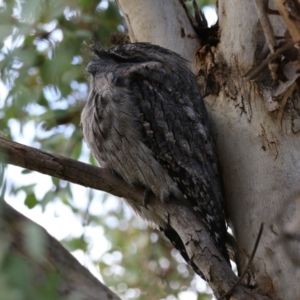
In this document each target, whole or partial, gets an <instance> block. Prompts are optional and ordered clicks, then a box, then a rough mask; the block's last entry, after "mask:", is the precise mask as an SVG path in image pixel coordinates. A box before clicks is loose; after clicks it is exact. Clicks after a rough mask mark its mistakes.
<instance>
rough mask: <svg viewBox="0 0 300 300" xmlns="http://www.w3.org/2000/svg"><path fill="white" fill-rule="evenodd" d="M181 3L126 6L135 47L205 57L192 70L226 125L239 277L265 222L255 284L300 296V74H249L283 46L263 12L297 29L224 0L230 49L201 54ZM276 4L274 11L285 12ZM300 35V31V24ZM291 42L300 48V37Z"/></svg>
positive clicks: (220, 124) (132, 0) (222, 19)
mask: <svg viewBox="0 0 300 300" xmlns="http://www.w3.org/2000/svg"><path fill="white" fill-rule="evenodd" d="M179 2H180V1H177V0H172V1H167V2H165V1H159V0H148V1H147V5H146V6H145V3H146V1H139V0H126V1H125V0H118V1H117V3H118V5H119V7H120V9H121V10H122V11H123V12H124V15H125V18H126V20H127V25H128V27H129V33H130V37H131V39H132V40H133V41H147V42H151V43H153V44H158V45H160V46H163V47H166V48H169V49H171V50H173V51H175V52H178V53H179V54H181V55H183V56H184V57H185V58H187V59H188V60H189V61H195V60H194V57H196V58H197V59H196V64H194V65H193V67H192V68H193V69H194V70H196V75H197V76H198V79H199V83H200V88H201V93H202V95H203V97H204V100H205V102H206V104H207V107H208V109H209V111H210V113H211V116H212V119H213V121H214V124H215V127H216V133H217V144H218V153H219V156H220V159H221V165H222V175H223V181H224V192H225V198H226V210H227V213H228V219H229V224H230V227H231V228H232V230H233V232H234V236H235V239H236V242H237V248H238V258H237V266H238V270H239V272H241V271H243V270H244V268H245V265H246V263H247V262H248V259H249V257H250V255H251V252H252V250H253V247H254V244H255V240H256V238H257V234H258V231H259V227H260V225H261V223H262V222H263V223H265V227H264V228H265V229H264V232H263V235H262V238H261V241H260V243H259V246H258V249H257V251H256V253H255V258H254V261H253V263H252V265H251V272H250V273H251V281H250V282H251V284H253V285H256V286H259V288H260V289H262V290H263V291H264V293H267V294H268V295H270V296H272V297H274V298H276V299H285V300H288V299H296V298H299V297H300V288H299V281H300V269H299V263H298V260H297V258H298V256H299V250H300V249H299V242H297V241H295V236H294V231H292V229H293V230H294V229H295V228H296V230H298V229H299V228H298V227H295V228H292V225H293V224H292V222H293V221H295V220H296V221H298V219H299V218H300V212H299V211H296V199H297V196H298V194H299V192H300V185H299V182H300V159H299V157H300V155H299V154H300V151H299V149H300V139H299V131H300V126H299V123H300V113H299V111H300V109H299V107H300V102H299V98H300V97H299V90H298V89H297V87H296V83H295V81H296V79H297V77H298V76H297V74H296V72H295V68H294V65H293V63H292V62H290V63H289V64H287V65H286V66H284V67H283V71H284V72H285V74H286V75H287V81H285V82H283V81H282V80H281V81H278V82H276V81H274V80H273V79H272V77H271V75H272V74H273V75H274V73H270V72H269V71H268V70H267V69H268V66H267V67H266V68H263V69H262V71H260V72H259V74H258V75H259V76H258V78H257V80H249V77H245V76H244V75H245V74H246V73H247V72H248V71H249V70H250V69H251V68H253V66H254V65H255V64H256V63H260V62H261V61H262V60H263V59H265V58H266V55H265V56H264V53H265V49H269V50H270V51H271V54H272V53H273V52H274V48H275V50H276V47H277V48H278V45H279V42H280V41H283V39H281V40H278V39H277V38H275V39H273V40H272V38H269V37H270V34H268V32H267V33H266V31H268V28H267V25H266V24H264V23H261V22H260V19H259V15H260V13H266V14H267V19H268V17H269V18H270V20H271V25H272V26H271V29H272V28H273V31H274V36H275V37H283V36H287V34H286V32H287V28H288V29H290V28H291V27H289V25H285V23H286V20H285V22H283V19H282V17H281V16H280V15H279V14H274V15H269V14H268V11H267V9H266V7H264V9H265V11H262V10H261V8H260V7H258V6H259V5H260V3H258V4H257V5H258V6H257V5H256V6H255V1H250V0H231V1H228V0H219V7H218V15H219V26H220V42H219V44H218V45H217V46H216V47H208V46H204V47H202V48H201V49H200V50H199V49H197V47H199V46H200V45H199V44H198V39H196V38H194V37H195V36H196V33H195V32H193V28H192V27H191V25H190V23H189V20H188V18H187V15H186V13H185V11H184V9H183V8H182V6H180V5H179ZM256 2H259V1H256ZM267 2H268V1H262V3H267ZM269 2H270V3H269V6H270V8H272V9H276V8H277V7H274V6H273V7H272V5H271V4H273V3H271V2H272V1H269ZM276 2H277V5H278V3H281V4H282V3H283V1H276ZM286 2H288V1H286ZM290 2H292V1H290ZM294 2H295V3H296V1H294ZM298 5H299V3H298ZM279 10H280V13H282V10H281V9H280V8H279ZM157 12H160V13H157ZM298 17H299V15H298ZM264 20H266V19H265V18H263V19H262V22H264ZM141 24H142V25H141ZM295 28H296V29H295ZM295 28H294V32H296V33H297V24H296V25H295ZM299 32H300V31H299ZM182 33H185V34H182ZM265 36H266V37H267V38H265ZM291 36H292V38H293V40H294V42H296V41H297V34H295V35H293V34H291ZM268 38H269V39H268ZM200 39H201V36H200ZM299 40H300V38H299V36H298V41H299ZM266 41H267V43H266ZM274 41H275V47H274V48H273V49H272V43H274ZM273 46H274V45H273ZM279 46H280V45H279ZM195 54H196V56H195ZM266 54H268V52H266ZM271 66H272V65H270V67H271ZM279 67H280V66H279ZM283 71H282V73H283ZM279 73H280V72H279ZM250 79H253V78H250ZM287 233H288V235H289V237H290V238H289V239H287V238H286V236H287ZM295 260H296V262H297V263H296V262H295Z"/></svg>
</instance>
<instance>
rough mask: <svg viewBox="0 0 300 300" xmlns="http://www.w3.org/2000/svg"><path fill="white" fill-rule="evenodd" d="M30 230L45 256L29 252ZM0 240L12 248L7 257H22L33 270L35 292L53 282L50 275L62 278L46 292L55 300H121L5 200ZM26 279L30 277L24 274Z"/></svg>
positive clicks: (0, 214)
mask: <svg viewBox="0 0 300 300" xmlns="http://www.w3.org/2000/svg"><path fill="white" fill-rule="evenodd" d="M29 228H30V232H34V233H35V234H36V235H35V237H37V238H38V239H39V240H38V241H42V244H41V246H42V247H41V249H39V250H41V253H40V254H41V255H42V256H41V255H36V253H34V254H33V253H32V252H30V249H28V248H30V245H28V241H27V240H26V238H27V237H28V235H27V234H26V232H27V230H28V229H29ZM0 240H1V246H3V245H4V244H7V243H8V244H9V245H8V248H9V249H10V251H9V253H8V255H12V254H13V255H15V254H19V255H18V256H19V258H20V259H21V260H22V261H25V262H26V264H27V265H28V267H29V269H31V270H32V272H30V273H33V274H34V278H35V282H33V283H32V284H33V285H34V287H35V288H36V289H37V288H38V287H41V286H43V284H44V285H45V284H46V281H47V280H49V279H50V280H51V278H52V280H53V277H51V275H56V276H57V275H58V276H59V280H58V281H57V285H55V284H54V285H51V289H50V290H47V293H48V295H49V292H50V293H53V294H55V295H56V296H55V299H62V300H70V299H78V300H86V299H89V300H98V299H101V300H120V298H119V297H118V296H117V295H116V294H114V293H113V292H112V291H111V290H109V289H108V288H107V287H106V286H105V285H103V284H102V283H101V282H100V281H98V280H97V279H96V278H95V277H94V276H93V275H92V274H91V273H90V272H89V271H88V270H87V269H86V268H84V267H83V266H82V265H81V264H80V263H79V262H78V261H77V260H76V259H75V258H74V257H73V256H72V255H71V254H70V253H69V252H68V251H67V250H66V249H65V248H64V247H63V246H62V245H61V244H60V243H59V242H58V241H57V240H55V239H54V238H53V237H52V236H50V235H49V234H48V233H47V232H46V230H44V229H43V228H42V227H41V226H39V225H37V224H36V223H34V222H33V221H31V220H29V219H27V218H26V217H25V216H23V215H22V214H20V213H19V212H17V211H16V210H14V209H13V208H12V207H11V206H9V205H8V204H7V203H5V202H4V200H3V199H1V200H0ZM25 276H28V274H27V273H25V274H24V277H25ZM37 278H38V280H36V279H37ZM24 280H27V278H26V279H24ZM48 286H49V285H48ZM53 299H54V298H53Z"/></svg>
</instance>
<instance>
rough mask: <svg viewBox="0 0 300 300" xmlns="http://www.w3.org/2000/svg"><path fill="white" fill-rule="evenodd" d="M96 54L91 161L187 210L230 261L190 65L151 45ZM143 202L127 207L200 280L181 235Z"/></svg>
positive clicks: (88, 115) (212, 155) (205, 122)
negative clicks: (166, 242)
mask: <svg viewBox="0 0 300 300" xmlns="http://www.w3.org/2000/svg"><path fill="white" fill-rule="evenodd" d="M92 50H93V52H94V54H95V56H96V57H95V58H94V59H92V60H91V61H90V62H89V63H88V65H87V68H86V70H87V72H88V73H90V74H91V76H90V77H91V79H90V91H89V95H88V99H87V101H86V104H85V106H84V109H83V111H82V114H81V124H82V130H83V137H84V139H85V141H86V143H87V145H88V147H89V149H90V151H91V152H92V154H93V156H94V157H95V158H96V160H97V161H98V163H99V165H100V166H101V167H103V168H106V169H108V170H110V171H112V172H113V173H114V174H116V175H117V176H119V177H121V178H122V179H123V180H124V181H125V182H127V183H128V184H129V185H132V186H135V185H137V186H142V187H143V188H145V190H146V191H148V192H151V193H153V194H154V195H155V196H156V197H158V198H159V199H160V200H161V201H177V202H179V203H182V204H183V205H184V204H186V205H187V206H189V207H190V208H191V210H192V211H193V213H194V214H195V215H196V216H197V217H198V218H200V219H201V220H202V221H203V222H204V224H205V226H207V229H208V231H209V233H210V236H211V238H212V240H213V243H214V244H215V246H216V247H217V249H218V250H219V251H220V253H221V254H222V255H223V256H224V258H225V259H226V260H227V261H229V259H228V252H227V249H226V245H225V242H226V232H227V230H226V221H225V215H224V210H223V205H224V200H223V195H222V189H221V176H220V171H219V169H220V168H219V162H218V156H217V151H216V146H215V143H214V139H213V134H212V130H211V121H210V118H209V116H208V113H207V110H206V107H205V104H204V101H203V99H202V97H201V95H200V91H199V87H198V83H197V81H196V78H195V75H194V74H193V73H192V71H191V70H190V69H189V67H188V66H187V61H186V60H185V59H183V58H182V57H181V56H180V55H178V54H176V53H175V52H173V51H171V50H169V49H165V48H163V47H160V46H158V45H154V44H150V43H127V44H123V45H116V46H114V47H112V48H110V49H108V50H104V49H101V48H99V47H97V46H93V47H92ZM145 199H146V197H145ZM145 199H144V200H143V201H141V203H138V204H137V203H136V202H134V201H132V200H131V199H125V201H126V202H127V204H128V205H129V206H130V207H131V208H132V209H133V210H134V211H135V213H136V214H137V215H139V216H141V217H142V218H143V219H145V220H146V221H147V222H148V223H149V224H150V225H152V226H153V227H155V228H158V229H159V230H161V231H162V232H163V233H164V234H165V236H166V237H167V238H168V239H169V240H170V241H171V242H172V244H173V245H174V246H175V248H177V250H179V252H180V253H181V255H182V256H183V258H184V259H185V260H186V261H187V262H188V263H189V264H190V265H191V266H192V267H193V269H194V270H195V271H196V272H197V273H198V274H199V275H201V274H202V272H201V271H200V270H198V269H197V266H195V265H194V264H193V262H192V261H191V260H190V259H189V257H188V255H187V252H186V250H185V245H184V244H183V242H182V241H181V239H180V237H179V235H178V234H177V232H176V231H175V230H174V229H173V228H172V226H171V225H170V224H169V223H168V222H166V221H163V220H162V219H161V218H159V217H158V216H157V214H156V213H155V212H153V211H150V210H148V209H147V205H146V203H145Z"/></svg>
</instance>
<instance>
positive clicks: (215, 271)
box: [0, 138, 259, 299]
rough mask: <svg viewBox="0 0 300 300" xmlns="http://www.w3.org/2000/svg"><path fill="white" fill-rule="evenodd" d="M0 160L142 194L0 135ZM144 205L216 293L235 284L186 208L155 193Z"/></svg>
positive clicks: (239, 292) (105, 174)
mask: <svg viewBox="0 0 300 300" xmlns="http://www.w3.org/2000/svg"><path fill="white" fill-rule="evenodd" d="M0 161H2V162H3V163H9V164H13V165H16V166H19V167H23V168H28V169H30V170H33V171H38V172H41V173H44V174H48V175H51V176H55V177H57V178H60V179H63V180H67V181H70V182H73V183H77V184H80V185H83V186H87V187H91V188H94V189H97V190H102V191H105V192H108V193H110V194H113V195H115V196H119V197H124V198H131V199H133V200H135V201H137V203H141V201H142V199H143V197H144V190H143V189H142V188H134V187H131V186H129V185H127V184H126V183H125V182H124V181H123V180H122V179H120V178H118V177H116V176H115V175H113V174H112V173H111V172H110V171H108V170H105V169H101V168H98V167H94V166H91V165H88V164H85V163H81V162H78V161H75V160H72V159H69V158H65V157H61V156H59V155H54V154H50V153H47V152H44V151H41V150H38V149H34V148H31V147H28V146H24V145H21V144H18V143H15V142H11V141H8V140H5V139H3V138H0ZM147 208H149V209H150V210H153V211H155V212H156V214H158V215H159V216H160V217H161V218H162V219H164V220H165V221H166V222H170V224H171V226H172V227H173V228H174V230H175V231H176V232H177V233H178V234H179V236H180V237H181V239H182V241H183V242H184V244H185V245H186V249H187V253H188V255H189V256H190V258H191V259H192V260H193V262H194V263H195V264H196V265H197V266H198V268H199V269H200V270H201V271H202V272H203V274H204V276H205V277H206V279H207V281H208V283H209V284H210V286H211V288H212V289H213V291H214V292H215V294H216V295H217V296H220V295H222V294H224V293H225V292H227V291H228V290H229V289H230V288H231V287H232V286H233V285H234V283H235V282H236V280H237V277H236V276H235V274H234V273H233V272H232V270H231V268H230V266H229V265H228V263H227V262H226V261H225V260H224V258H223V257H222V256H221V255H220V253H219V252H218V250H217V249H216V248H215V246H214V244H213V243H212V241H211V239H210V236H209V233H208V231H207V229H206V227H205V226H203V224H202V222H201V221H200V220H198V219H197V218H196V217H195V215H194V214H193V213H191V211H190V210H189V208H187V207H185V206H181V205H179V204H178V203H176V201H170V202H168V203H163V202H161V201H160V200H159V199H157V198H155V197H154V196H152V197H151V198H150V199H149V204H148V206H147ZM233 295H234V297H236V299H248V298H247V297H248V291H247V289H245V288H244V287H243V286H242V285H238V286H237V287H236V288H235V289H234V292H233ZM249 299H250V298H249ZM251 299H252V298H251ZM255 299H259V298H255Z"/></svg>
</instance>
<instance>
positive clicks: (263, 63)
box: [243, 40, 300, 80]
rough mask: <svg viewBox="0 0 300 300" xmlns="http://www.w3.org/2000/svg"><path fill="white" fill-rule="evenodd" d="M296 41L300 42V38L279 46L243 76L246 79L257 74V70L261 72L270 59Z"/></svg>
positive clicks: (293, 44)
mask: <svg viewBox="0 0 300 300" xmlns="http://www.w3.org/2000/svg"><path fill="white" fill-rule="evenodd" d="M297 43H300V40H299V41H296V42H291V43H287V44H286V45H284V46H282V47H280V48H279V49H277V50H276V51H275V52H274V53H272V54H271V55H270V56H269V57H268V58H267V59H265V60H263V61H262V62H261V63H260V65H259V66H257V67H254V68H252V69H251V70H250V71H248V72H247V73H246V74H245V75H244V76H243V77H245V78H246V80H251V79H254V78H255V76H256V75H258V74H259V72H261V71H262V70H263V69H264V68H265V67H266V66H267V65H268V64H269V63H270V62H271V61H273V60H274V59H276V58H277V57H278V56H279V55H281V54H282V53H284V52H285V51H287V50H289V49H291V48H293V47H294V46H295V45H296V44H297Z"/></svg>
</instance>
